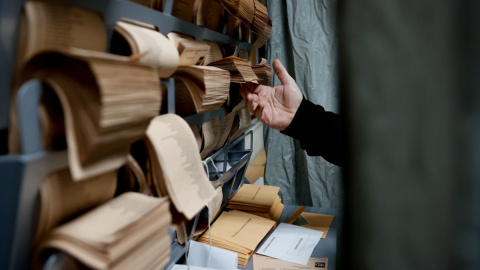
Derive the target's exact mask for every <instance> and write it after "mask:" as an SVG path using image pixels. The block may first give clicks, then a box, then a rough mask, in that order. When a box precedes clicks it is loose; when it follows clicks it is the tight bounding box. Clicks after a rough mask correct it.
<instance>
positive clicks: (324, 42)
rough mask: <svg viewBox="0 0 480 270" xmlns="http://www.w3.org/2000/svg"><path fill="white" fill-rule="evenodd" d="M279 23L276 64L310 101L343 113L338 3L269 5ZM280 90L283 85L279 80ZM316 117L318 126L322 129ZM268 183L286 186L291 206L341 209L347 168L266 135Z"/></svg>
mask: <svg viewBox="0 0 480 270" xmlns="http://www.w3.org/2000/svg"><path fill="white" fill-rule="evenodd" d="M267 6H268V12H269V15H270V16H271V18H272V20H273V29H272V34H271V36H270V40H269V42H268V43H267V45H266V49H267V58H268V60H269V62H270V64H271V63H272V62H273V60H274V59H279V60H280V61H282V63H283V64H284V66H285V67H286V69H287V70H288V72H289V73H290V75H291V76H292V77H293V78H294V79H295V80H296V82H297V84H298V86H299V88H300V89H301V90H302V92H303V94H304V96H305V98H306V99H308V100H310V101H312V102H313V103H315V104H319V105H322V106H323V107H324V108H325V109H326V110H328V111H333V112H338V95H337V39H336V36H335V1H334V0H321V1H319V0H309V1H307V0H303V1H294V0H293V1H288V0H287V1H278V0H274V1H268V3H267ZM273 82H274V85H279V84H280V80H279V79H278V77H276V76H275V75H274V78H273ZM316 124H318V123H315V119H314V118H313V117H312V125H316ZM264 140H265V150H266V152H267V163H266V169H265V181H266V183H267V184H269V185H275V186H279V187H280V195H281V197H282V201H283V202H284V203H286V204H298V205H313V206H317V207H327V208H337V209H338V208H340V204H341V201H342V194H343V190H342V183H341V168H339V167H337V166H335V165H332V164H330V163H328V162H327V161H325V160H324V159H323V158H321V157H309V156H307V155H306V153H305V151H303V150H302V149H301V147H300V144H299V143H298V142H297V141H295V140H294V139H292V138H290V137H288V136H285V135H283V134H281V133H280V132H279V131H277V130H273V129H270V128H268V127H266V128H265V130H264Z"/></svg>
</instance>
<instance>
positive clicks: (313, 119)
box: [281, 98, 343, 166]
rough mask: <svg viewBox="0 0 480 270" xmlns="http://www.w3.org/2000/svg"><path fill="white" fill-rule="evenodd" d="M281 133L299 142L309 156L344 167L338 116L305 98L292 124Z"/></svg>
mask: <svg viewBox="0 0 480 270" xmlns="http://www.w3.org/2000/svg"><path fill="white" fill-rule="evenodd" d="M281 132H282V133H283V134H285V135H288V136H290V137H292V138H294V139H297V140H299V141H300V146H301V147H302V148H303V149H304V150H305V151H307V154H308V155H309V156H322V157H323V158H325V159H326V160H327V161H328V162H331V163H333V164H335V165H339V166H343V157H342V152H343V151H342V149H341V131H340V116H339V115H338V114H335V113H332V112H327V111H325V109H324V108H323V107H322V106H319V105H315V104H313V103H312V102H310V101H308V100H306V99H305V98H303V100H302V103H301V104H300V107H298V110H297V112H296V114H295V116H294V118H293V120H292V122H291V123H290V125H289V126H288V127H287V128H286V129H285V130H283V131H281Z"/></svg>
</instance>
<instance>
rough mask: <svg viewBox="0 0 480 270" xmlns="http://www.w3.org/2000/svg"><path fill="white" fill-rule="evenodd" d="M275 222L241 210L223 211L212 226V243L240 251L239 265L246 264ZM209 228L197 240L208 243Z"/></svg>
mask: <svg viewBox="0 0 480 270" xmlns="http://www.w3.org/2000/svg"><path fill="white" fill-rule="evenodd" d="M274 223H275V222H273V221H272V220H269V219H266V218H262V217H259V216H256V215H252V214H248V213H244V212H241V211H235V210H233V211H230V212H223V213H222V214H221V215H220V216H219V217H218V219H217V220H216V221H215V223H213V225H212V226H211V228H210V233H211V240H212V245H213V246H216V247H219V248H223V249H226V250H230V251H233V252H236V253H238V265H240V266H245V265H246V264H247V262H248V260H249V258H250V256H251V255H252V254H253V251H254V250H255V249H256V248H257V246H258V244H259V243H260V242H261V241H262V239H263V238H264V237H265V235H267V233H268V232H269V231H270V229H271V228H272V227H273V225H274ZM210 233H209V231H208V230H207V231H206V232H205V233H204V234H203V235H202V236H201V237H200V238H199V239H198V240H197V241H198V242H201V243H205V244H208V243H209V241H210V239H209V238H210Z"/></svg>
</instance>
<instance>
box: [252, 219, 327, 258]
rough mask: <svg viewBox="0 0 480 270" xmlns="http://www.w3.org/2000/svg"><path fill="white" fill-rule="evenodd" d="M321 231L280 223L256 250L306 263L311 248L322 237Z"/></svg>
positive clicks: (271, 255) (267, 254)
mask: <svg viewBox="0 0 480 270" xmlns="http://www.w3.org/2000/svg"><path fill="white" fill-rule="evenodd" d="M322 234H323V232H320V231H316V230H312V229H307V228H304V227H300V226H296V225H292V224H286V223H280V225H278V227H277V228H276V229H275V231H273V233H272V234H271V235H270V237H268V239H267V241H265V243H263V245H262V246H261V247H260V249H259V250H258V252H257V253H258V254H262V255H265V256H269V257H273V258H276V259H280V260H284V261H287V262H292V263H298V264H301V265H307V262H308V259H310V256H311V255H312V252H313V249H314V248H315V246H316V245H317V244H318V242H319V241H320V239H321V238H322Z"/></svg>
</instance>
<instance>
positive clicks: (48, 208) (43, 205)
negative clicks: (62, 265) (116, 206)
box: [35, 168, 117, 245]
mask: <svg viewBox="0 0 480 270" xmlns="http://www.w3.org/2000/svg"><path fill="white" fill-rule="evenodd" d="M116 186H117V173H116V172H115V171H110V172H107V173H104V174H101V175H98V176H95V177H91V178H88V179H85V180H83V181H73V179H72V176H71V174H70V170H69V169H68V168H65V169H61V170H58V171H54V172H51V173H50V174H48V175H47V176H46V177H45V178H44V179H43V180H42V183H41V184H40V212H39V217H38V225H37V232H36V236H35V243H36V244H38V241H39V240H42V239H43V238H45V236H46V235H47V234H48V232H50V230H51V229H53V228H55V227H56V226H58V225H59V224H61V223H62V222H65V221H66V220H70V219H72V218H74V217H75V216H77V215H79V214H82V213H83V212H85V211H87V210H90V209H91V208H93V207H95V206H98V205H100V204H102V203H104V202H106V201H108V200H110V199H112V198H113V196H114V195H115V189H116ZM36 244H35V245H36Z"/></svg>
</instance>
